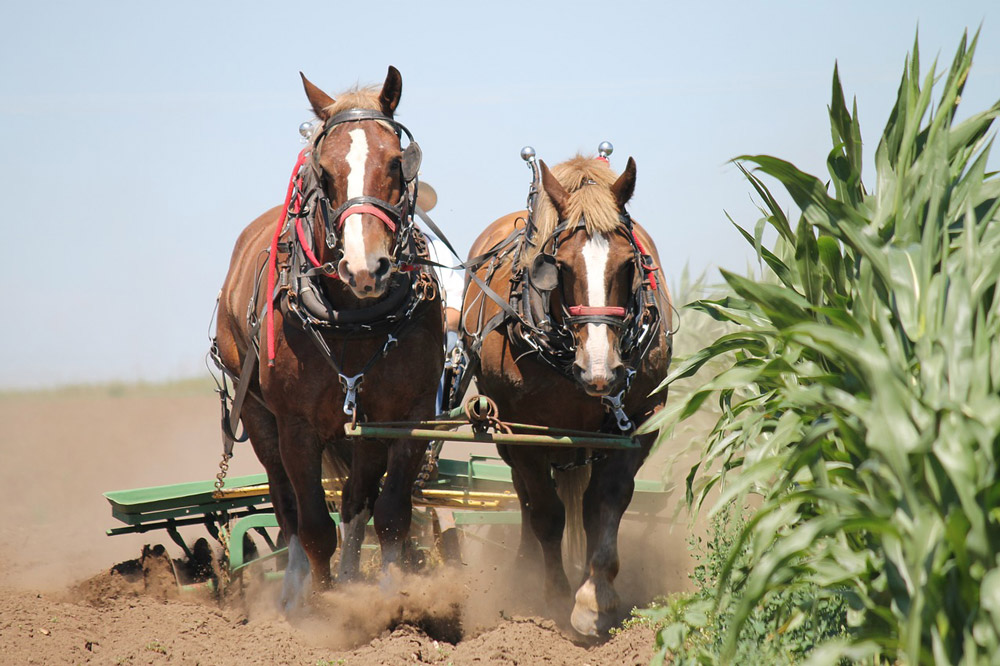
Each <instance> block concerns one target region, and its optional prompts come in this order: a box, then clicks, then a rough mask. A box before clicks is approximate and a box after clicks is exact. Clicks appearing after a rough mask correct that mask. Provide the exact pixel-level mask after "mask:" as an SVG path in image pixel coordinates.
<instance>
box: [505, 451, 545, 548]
mask: <svg viewBox="0 0 1000 666" xmlns="http://www.w3.org/2000/svg"><path fill="white" fill-rule="evenodd" d="M508 449H509V447H508V446H505V445H503V444H498V445H497V451H498V452H499V453H500V457H501V458H502V459H503V461H504V462H505V463H507V465H508V466H510V480H511V483H512V484H513V486H514V492H515V493H517V500H518V504H519V505H520V506H521V540H520V542H519V543H518V546H517V561H518V562H519V563H521V564H525V563H529V562H536V561H537V560H538V559H539V556H540V555H541V552H540V550H539V544H538V539H536V538H535V534H534V532H532V531H531V513H530V512H529V511H528V489H527V488H526V487H525V485H524V481H523V480H522V479H521V475H520V474H518V473H517V469H516V468H515V467H514V466H513V465H511V462H510V453H509V452H508Z"/></svg>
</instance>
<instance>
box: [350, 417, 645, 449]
mask: <svg viewBox="0 0 1000 666" xmlns="http://www.w3.org/2000/svg"><path fill="white" fill-rule="evenodd" d="M344 432H345V433H346V434H347V436H348V437H367V438H371V439H423V440H428V441H436V440H443V441H446V442H480V443H483V444H522V445H527V446H562V447H567V448H577V447H580V446H586V447H589V448H592V449H637V448H639V443H638V442H635V441H633V440H632V439H630V438H628V437H621V436H616V435H600V434H599V433H590V434H589V435H587V436H582V435H572V436H554V435H532V434H526V433H515V434H510V435H508V434H506V433H502V432H497V433H478V432H462V431H459V432H454V431H441V430H430V429H427V428H402V427H384V426H381V425H377V424H372V423H358V424H357V425H353V426H352V425H351V424H349V423H348V424H346V425H345V426H344Z"/></svg>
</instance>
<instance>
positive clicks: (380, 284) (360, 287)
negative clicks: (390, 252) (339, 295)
mask: <svg viewBox="0 0 1000 666" xmlns="http://www.w3.org/2000/svg"><path fill="white" fill-rule="evenodd" d="M337 275H338V276H340V279H341V280H343V282H344V283H345V284H346V285H347V286H348V287H350V289H351V291H353V292H354V295H355V296H356V297H358V298H362V299H364V298H379V297H380V296H382V295H383V294H385V291H386V289H387V288H388V286H389V282H390V280H389V278H390V277H391V276H392V261H391V260H390V259H389V257H387V256H385V257H380V258H379V259H377V260H376V261H375V262H374V266H371V264H370V262H364V265H363V266H361V267H359V268H356V267H355V266H354V265H352V264H351V263H350V262H349V261H348V260H347V259H341V260H340V263H339V264H337Z"/></svg>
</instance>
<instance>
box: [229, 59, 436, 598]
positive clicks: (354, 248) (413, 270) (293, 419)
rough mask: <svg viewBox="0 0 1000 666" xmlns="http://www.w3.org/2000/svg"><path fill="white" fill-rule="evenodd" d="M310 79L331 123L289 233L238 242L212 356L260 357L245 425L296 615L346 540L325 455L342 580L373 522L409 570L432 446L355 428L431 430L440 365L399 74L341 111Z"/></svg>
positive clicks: (309, 150) (312, 146) (242, 367)
mask: <svg viewBox="0 0 1000 666" xmlns="http://www.w3.org/2000/svg"><path fill="white" fill-rule="evenodd" d="M302 80H303V84H304V86H305V91H306V96H307V97H308V99H309V102H310V103H311V105H312V109H313V111H314V112H315V113H316V116H317V118H318V121H319V122H321V123H322V124H321V125H319V126H318V127H317V128H316V129H315V130H314V131H313V133H312V136H311V141H310V143H309V144H308V145H307V147H306V149H305V150H304V151H303V153H302V155H301V156H300V163H301V165H302V166H301V168H300V170H299V174H300V178H299V179H298V180H293V183H294V184H295V187H294V191H293V188H292V187H291V186H290V187H289V200H290V201H291V202H292V203H291V205H289V214H288V216H287V221H286V222H284V223H283V222H282V220H283V218H285V217H286V211H285V207H277V208H273V209H271V210H269V211H268V212H266V213H264V214H263V215H262V216H260V217H259V218H257V219H256V220H254V221H253V222H251V223H250V225H249V226H248V227H247V228H246V229H245V230H244V231H243V233H242V234H240V237H239V240H237V242H236V247H235V249H234V251H233V256H232V261H231V264H230V268H229V273H228V275H227V276H226V280H225V283H224V284H223V287H222V292H221V294H220V301H219V315H218V328H217V340H216V349H215V351H216V353H217V358H218V359H219V360H220V361H221V363H222V364H223V365H224V366H225V369H226V371H227V374H229V375H230V376H233V377H235V376H237V375H239V374H240V373H241V372H244V373H246V374H249V373H247V372H246V371H247V369H250V370H252V369H253V367H254V365H255V363H254V361H255V359H254V358H251V359H250V361H247V358H248V356H250V355H257V354H259V363H256V366H257V367H258V368H259V369H258V370H257V372H256V373H253V375H252V376H250V377H247V378H246V379H247V380H248V381H249V382H250V384H249V393H250V399H248V400H246V402H245V403H244V404H243V406H242V413H241V414H240V416H241V418H242V422H243V427H244V431H245V433H247V434H248V435H249V438H250V441H251V443H252V445H253V449H254V451H255V453H256V454H257V457H258V458H259V459H260V461H261V463H262V464H263V465H264V468H265V469H266V471H267V476H268V482H269V483H270V489H271V498H272V501H273V505H274V509H275V513H276V514H277V518H278V523H279V525H280V527H281V530H282V534H283V536H284V538H285V540H286V541H287V542H288V544H289V561H288V568H287V571H286V575H285V582H284V587H283V591H282V603H283V605H284V608H285V610H286V611H291V610H293V609H296V608H298V607H300V606H302V605H303V603H304V602H305V600H306V596H307V594H306V593H307V592H309V591H310V584H309V580H310V577H311V589H312V590H322V589H324V588H326V587H328V586H329V585H330V583H331V572H330V559H331V557H332V556H333V553H334V550H335V549H336V545H337V530H336V527H335V525H334V521H333V520H332V519H331V517H330V513H329V510H328V508H327V504H326V501H325V496H324V489H323V486H322V479H321V477H322V473H321V468H322V464H321V463H322V460H323V457H324V455H326V456H328V458H327V460H328V461H329V460H332V461H334V462H338V461H339V462H340V463H341V464H342V466H343V467H344V468H347V469H348V470H349V474H348V479H347V481H346V482H345V485H344V488H343V498H342V502H341V505H340V515H341V520H342V525H341V529H342V536H343V538H344V544H343V548H342V551H341V558H340V569H339V579H340V580H351V579H354V578H356V577H357V576H358V574H359V558H360V549H361V544H362V541H363V539H364V533H365V526H366V524H367V523H368V520H369V518H370V517H372V516H374V522H375V530H376V532H377V534H378V538H379V542H380V545H381V552H382V564H383V567H384V568H385V567H388V566H389V565H391V564H394V563H399V562H400V560H401V557H402V555H403V546H404V540H405V539H406V537H407V535H408V532H409V528H410V519H411V492H412V487H413V482H414V479H415V477H416V476H417V474H418V472H419V470H420V466H421V460H422V456H423V452H424V449H425V446H424V445H423V444H421V443H419V442H415V441H410V440H396V441H376V440H363V441H358V442H349V441H347V440H346V439H345V435H344V425H345V423H347V422H348V421H349V420H350V419H351V418H352V417H354V416H357V415H359V412H360V413H361V414H360V415H363V417H365V418H369V419H375V420H386V421H394V420H423V419H427V418H430V417H432V416H433V415H434V413H435V404H434V402H435V391H436V388H437V384H438V378H439V376H440V374H441V368H442V364H443V333H442V331H443V325H442V318H443V311H442V307H441V302H440V299H439V298H438V296H437V294H436V293H435V292H436V290H435V289H434V287H433V285H429V283H428V281H429V280H430V279H432V278H431V277H430V275H429V273H427V272H426V271H425V270H424V269H423V268H421V267H420V265H419V257H418V256H417V255H420V256H423V254H424V253H423V252H422V251H421V248H422V247H423V246H424V243H425V241H424V239H423V237H422V236H421V235H420V233H419V231H417V230H416V229H415V228H414V226H413V217H412V215H413V208H414V203H415V198H416V187H417V183H416V168H417V165H418V162H419V149H417V148H416V144H415V143H412V139H411V143H410V144H409V147H407V148H406V149H405V150H404V149H403V147H402V145H401V143H402V136H403V134H404V133H405V134H406V136H408V137H409V136H410V134H409V131H408V130H406V128H405V127H403V126H402V125H401V124H400V123H398V122H397V121H396V120H394V119H393V112H394V111H395V109H396V105H397V104H398V103H399V98H400V93H401V90H402V79H401V77H400V75H399V72H398V71H397V70H396V69H395V68H394V67H389V72H388V75H387V76H386V79H385V83H384V84H383V86H382V88H381V89H378V88H372V89H360V90H354V91H351V92H348V93H345V94H343V95H342V96H340V98H339V99H338V100H336V101H335V100H334V99H333V98H331V97H329V96H328V95H327V94H326V93H324V92H323V91H321V90H320V89H319V88H317V87H316V86H314V85H313V84H312V83H310V82H309V81H308V80H306V78H305V76H303V77H302ZM297 168H299V167H298V165H297ZM296 202H298V203H296ZM397 202H398V203H397ZM286 205H288V204H287V203H286ZM279 227H281V229H282V231H281V233H280V237H279V236H276V235H275V230H276V229H278V228H279ZM269 248H271V249H270V250H269ZM272 253H273V255H274V256H276V261H275V262H274V273H273V275H275V277H274V279H272V280H271V282H273V283H274V288H273V291H272V290H271V289H269V288H268V287H267V286H266V285H267V283H268V282H269V280H268V272H269V268H270V266H271V264H270V263H269V260H270V257H271V256H272ZM411 262H412V263H411ZM415 266H416V267H415ZM269 300H271V302H272V303H273V309H272V311H271V312H270V313H269V312H268V307H267V305H268V301H269ZM272 317H273V333H272V332H271V331H272V326H271V324H270V321H269V320H270V318H272ZM271 349H273V353H272V351H271ZM258 350H259V351H258ZM272 357H273V360H272ZM362 380H363V386H362V385H361V382H362ZM237 395H239V392H238V390H237ZM356 410H357V411H356ZM232 430H235V428H233V429H232ZM230 434H232V433H231V432H230ZM383 475H385V480H384V483H383V485H382V488H381V491H380V488H379V485H380V481H381V480H382V477H383Z"/></svg>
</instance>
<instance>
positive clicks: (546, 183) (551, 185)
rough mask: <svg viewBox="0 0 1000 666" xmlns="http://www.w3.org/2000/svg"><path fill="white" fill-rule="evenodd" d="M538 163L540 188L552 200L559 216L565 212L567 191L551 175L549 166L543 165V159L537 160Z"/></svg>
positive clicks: (567, 201) (567, 199)
mask: <svg viewBox="0 0 1000 666" xmlns="http://www.w3.org/2000/svg"><path fill="white" fill-rule="evenodd" d="M538 164H539V165H540V166H541V167H542V188H544V189H545V193H546V194H548V195H549V200H550V201H552V205H553V206H555V208H556V212H557V213H559V217H560V218H561V217H563V214H564V213H565V212H566V204H567V203H569V192H567V191H566V188H565V187H563V186H562V184H561V183H560V182H559V181H558V180H556V177H555V176H553V175H552V172H551V171H549V168H548V167H547V166H545V161H544V160H538Z"/></svg>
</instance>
